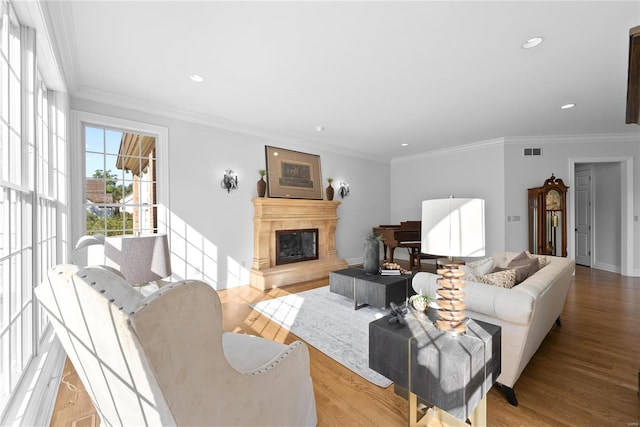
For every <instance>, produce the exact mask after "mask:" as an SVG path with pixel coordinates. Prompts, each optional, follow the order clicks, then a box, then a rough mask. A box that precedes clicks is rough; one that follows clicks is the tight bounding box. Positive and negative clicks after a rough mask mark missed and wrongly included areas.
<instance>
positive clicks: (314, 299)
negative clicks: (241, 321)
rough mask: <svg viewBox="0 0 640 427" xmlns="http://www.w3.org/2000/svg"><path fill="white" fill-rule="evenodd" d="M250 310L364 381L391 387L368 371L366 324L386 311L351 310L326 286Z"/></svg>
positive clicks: (347, 301)
mask: <svg viewBox="0 0 640 427" xmlns="http://www.w3.org/2000/svg"><path fill="white" fill-rule="evenodd" d="M251 306H252V307H253V308H254V309H255V310H256V311H258V312H260V314H262V315H263V316H266V317H268V318H269V319H271V320H272V321H274V322H276V323H278V324H279V325H281V326H282V327H283V328H285V329H287V330H288V331H289V332H291V333H293V334H294V335H296V336H297V337H299V338H300V339H302V340H304V341H305V342H306V343H308V344H309V345H312V346H314V347H315V348H317V349H318V350H320V351H321V352H323V353H324V354H326V355H327V356H329V357H330V358H332V359H333V360H335V361H336V362H338V363H340V364H341V365H344V366H345V367H347V368H349V369H350V370H352V371H353V372H355V373H356V374H358V375H360V376H361V377H362V378H364V379H366V380H367V381H370V382H372V383H374V384H376V385H378V386H380V387H387V386H389V385H390V384H391V383H392V381H391V380H389V379H388V378H386V377H384V376H382V375H380V374H379V373H377V372H376V371H374V370H372V369H369V323H370V322H372V321H373V320H376V319H379V318H380V317H383V316H384V315H386V314H388V312H389V311H388V310H386V311H384V310H380V309H376V308H372V307H363V308H361V309H359V310H354V309H353V301H351V300H349V299H348V298H345V297H343V296H342V295H338V294H334V293H331V292H329V286H324V287H321V288H316V289H312V290H309V291H304V292H300V293H297V294H291V295H286V296H284V297H279V298H274V299H272V300H267V301H262V302H259V303H257V304H252V305H251Z"/></svg>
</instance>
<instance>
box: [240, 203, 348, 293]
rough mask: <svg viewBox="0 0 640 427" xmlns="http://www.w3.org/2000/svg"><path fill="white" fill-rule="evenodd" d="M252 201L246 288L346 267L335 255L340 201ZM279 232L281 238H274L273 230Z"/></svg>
mask: <svg viewBox="0 0 640 427" xmlns="http://www.w3.org/2000/svg"><path fill="white" fill-rule="evenodd" d="M252 202H253V206H254V208H255V215H254V217H253V266H252V268H251V286H253V287H255V288H258V289H262V290H266V289H271V288H274V287H280V286H287V285H291V284H294V283H301V282H306V281H310V280H319V279H325V278H327V277H329V273H330V272H332V271H336V270H341V269H343V268H347V262H346V261H345V260H344V259H342V258H338V256H337V253H336V236H335V234H336V225H337V222H338V212H337V210H338V206H339V205H340V202H338V201H334V200H306V199H285V198H272V197H258V198H256V199H253V200H252ZM310 231H312V232H313V233H308V232H310ZM283 232H284V237H283V239H280V238H276V233H278V234H283ZM300 232H302V234H300ZM292 233H296V234H295V236H294V235H292ZM287 234H288V235H287ZM277 241H280V245H278V244H277V243H276V242H277ZM298 244H300V247H298V248H296V245H298ZM280 246H282V247H280ZM312 256H313V258H311V257H312ZM278 258H280V260H278Z"/></svg>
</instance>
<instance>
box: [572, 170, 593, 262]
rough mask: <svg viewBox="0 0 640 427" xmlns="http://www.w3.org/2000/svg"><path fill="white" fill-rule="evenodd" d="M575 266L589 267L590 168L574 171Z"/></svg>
mask: <svg viewBox="0 0 640 427" xmlns="http://www.w3.org/2000/svg"><path fill="white" fill-rule="evenodd" d="M575 183H576V193H575V194H576V264H580V265H586V266H587V267H590V266H591V166H589V167H587V168H581V169H576V179H575Z"/></svg>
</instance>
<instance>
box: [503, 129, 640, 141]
mask: <svg viewBox="0 0 640 427" xmlns="http://www.w3.org/2000/svg"><path fill="white" fill-rule="evenodd" d="M585 142H593V143H612V142H614V143H615V142H621V143H625V142H638V143H640V127H638V130H637V131H636V132H629V133H602V134H583V135H544V136H514V137H507V138H505V144H506V145H524V144H583V143H585Z"/></svg>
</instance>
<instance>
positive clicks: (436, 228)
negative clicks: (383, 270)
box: [421, 197, 485, 334]
mask: <svg viewBox="0 0 640 427" xmlns="http://www.w3.org/2000/svg"><path fill="white" fill-rule="evenodd" d="M421 237H422V239H421V252H423V253H429V254H446V255H447V256H448V258H447V259H446V260H444V261H443V265H442V268H440V269H438V270H437V272H438V274H440V275H442V278H440V279H438V285H439V286H440V288H439V289H438V290H437V291H436V293H437V294H438V296H437V299H436V302H437V303H438V306H439V307H440V309H439V310H438V316H439V319H437V320H436V322H435V323H436V326H437V328H438V329H439V330H440V331H446V332H449V333H452V334H464V333H465V332H466V330H467V326H466V322H465V318H466V316H465V314H464V312H463V311H462V310H464V309H465V307H466V306H465V303H464V295H465V294H464V290H463V289H464V287H465V283H464V281H463V280H462V277H463V276H464V271H462V270H460V269H458V267H459V264H458V263H456V262H455V261H454V259H453V257H456V256H458V257H477V256H482V255H484V250H485V241H484V200H483V199H455V198H453V197H450V198H448V199H435V200H425V201H423V202H422V236H421Z"/></svg>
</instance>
